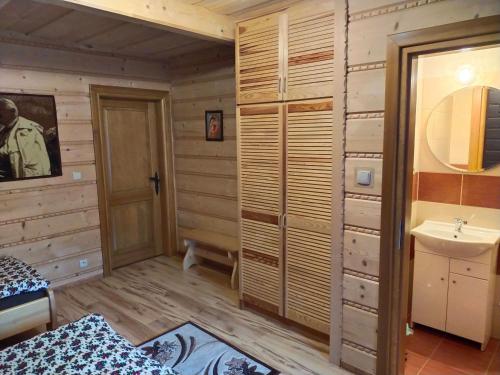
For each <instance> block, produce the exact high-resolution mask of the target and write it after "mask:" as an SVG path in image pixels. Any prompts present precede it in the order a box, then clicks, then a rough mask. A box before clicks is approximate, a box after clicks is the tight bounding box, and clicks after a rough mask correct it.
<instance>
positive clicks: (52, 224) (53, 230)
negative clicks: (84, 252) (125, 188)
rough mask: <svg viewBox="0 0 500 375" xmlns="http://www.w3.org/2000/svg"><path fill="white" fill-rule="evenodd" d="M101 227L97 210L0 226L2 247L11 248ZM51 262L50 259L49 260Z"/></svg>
mask: <svg viewBox="0 0 500 375" xmlns="http://www.w3.org/2000/svg"><path fill="white" fill-rule="evenodd" d="M97 225H99V213H98V211H97V209H96V208H94V209H89V210H83V211H78V212H72V213H68V214H62V215H56V216H49V217H42V218H37V219H33V220H27V221H16V222H14V223H9V224H4V225H0V246H2V245H3V246H2V247H5V246H11V245H13V244H17V243H18V242H22V241H30V240H33V241H35V240H37V239H43V238H42V237H53V236H57V235H58V234H59V233H65V232H69V231H75V230H84V229H86V228H89V227H95V226H97ZM47 260H49V259H47Z"/></svg>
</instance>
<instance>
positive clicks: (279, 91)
mask: <svg viewBox="0 0 500 375" xmlns="http://www.w3.org/2000/svg"><path fill="white" fill-rule="evenodd" d="M278 94H281V77H279V78H278Z"/></svg>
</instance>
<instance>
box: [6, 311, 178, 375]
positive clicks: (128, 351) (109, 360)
mask: <svg viewBox="0 0 500 375" xmlns="http://www.w3.org/2000/svg"><path fill="white" fill-rule="evenodd" d="M0 373H1V374H19V375H23V374H26V375H28V374H40V375H48V374H68V375H70V374H75V375H76V374H78V375H80V374H127V375H129V374H130V375H132V374H137V375H139V374H140V375H142V374H144V375H147V374H151V375H167V374H168V375H180V374H177V373H176V372H174V371H173V370H171V369H170V368H167V367H162V365H161V364H160V363H159V362H157V361H155V360H153V359H150V358H148V357H146V356H145V355H144V354H143V353H141V351H140V349H136V348H135V347H134V346H133V345H132V344H131V343H129V342H128V341H127V340H125V339H124V338H123V337H121V336H120V335H119V334H118V333H116V332H115V331H114V330H113V328H111V326H110V325H109V324H108V323H107V322H106V321H105V320H104V318H103V317H102V316H101V315H98V314H91V315H87V316H85V317H83V318H81V319H79V320H77V321H74V322H72V323H69V324H67V325H64V326H61V327H59V328H58V329H56V330H54V331H49V332H45V333H42V334H40V335H38V336H35V337H33V338H31V339H29V340H27V341H23V342H21V343H19V344H16V345H14V346H11V347H9V348H7V349H4V350H2V351H0Z"/></svg>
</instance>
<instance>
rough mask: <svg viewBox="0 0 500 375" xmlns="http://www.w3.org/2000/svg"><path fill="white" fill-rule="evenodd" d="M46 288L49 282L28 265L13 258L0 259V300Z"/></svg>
mask: <svg viewBox="0 0 500 375" xmlns="http://www.w3.org/2000/svg"><path fill="white" fill-rule="evenodd" d="M48 287H49V282H48V281H47V280H45V279H44V278H43V277H42V276H41V275H40V274H39V273H38V272H37V271H36V270H35V269H33V268H32V267H31V266H29V265H28V264H26V263H24V262H23V261H21V260H19V259H16V258H13V257H0V298H6V297H11V296H15V295H18V294H21V293H24V292H36V291H38V290H40V289H47V288H48Z"/></svg>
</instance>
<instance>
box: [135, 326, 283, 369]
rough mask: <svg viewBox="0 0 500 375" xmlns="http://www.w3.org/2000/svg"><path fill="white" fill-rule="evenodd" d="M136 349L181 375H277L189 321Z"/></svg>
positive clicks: (259, 362)
mask: <svg viewBox="0 0 500 375" xmlns="http://www.w3.org/2000/svg"><path fill="white" fill-rule="evenodd" d="M138 348H140V349H142V351H143V353H144V354H146V356H148V357H150V358H152V359H155V360H157V361H159V362H160V363H161V364H163V365H165V366H168V367H171V368H173V369H174V370H175V371H177V372H179V373H180V374H182V375H278V374H279V372H278V371H276V370H275V369H273V368H272V367H270V366H268V365H266V364H265V363H263V362H261V361H259V360H257V359H255V358H254V357H252V356H251V355H248V354H246V353H244V352H242V351H241V350H239V349H237V348H235V347H234V346H232V345H231V344H229V343H227V342H225V341H224V340H222V339H220V338H218V337H217V336H214V335H213V334H211V333H210V332H208V331H206V330H205V329H203V328H201V327H200V326H198V325H196V324H195V323H192V322H187V323H184V324H183V325H181V326H179V327H177V328H174V329H172V330H171V331H169V332H166V333H163V334H161V335H160V336H157V337H156V338H154V339H151V340H149V341H147V342H145V343H143V344H141V345H139V346H138Z"/></svg>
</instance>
